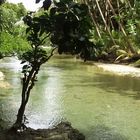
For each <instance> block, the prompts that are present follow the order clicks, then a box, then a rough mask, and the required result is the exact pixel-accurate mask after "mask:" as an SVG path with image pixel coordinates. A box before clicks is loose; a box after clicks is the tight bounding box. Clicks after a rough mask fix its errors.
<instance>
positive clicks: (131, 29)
mask: <svg viewBox="0 0 140 140" xmlns="http://www.w3.org/2000/svg"><path fill="white" fill-rule="evenodd" d="M78 1H79V2H80V3H85V4H87V5H88V7H89V13H90V16H91V18H92V21H93V28H94V30H93V31H92V33H93V42H94V43H95V45H96V54H95V51H94V54H93V55H96V57H97V58H102V59H107V58H108V59H107V60H110V59H112V60H113V61H115V59H116V60H119V59H123V58H126V57H132V56H134V55H138V53H139V50H140V45H139V41H140V38H139V33H140V18H139V11H140V1H139V0H115V1H113V0H78Z"/></svg>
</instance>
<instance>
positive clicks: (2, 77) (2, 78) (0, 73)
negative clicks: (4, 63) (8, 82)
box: [0, 71, 4, 80]
mask: <svg viewBox="0 0 140 140" xmlns="http://www.w3.org/2000/svg"><path fill="white" fill-rule="evenodd" d="M0 80H4V74H3V73H2V72H1V71H0Z"/></svg>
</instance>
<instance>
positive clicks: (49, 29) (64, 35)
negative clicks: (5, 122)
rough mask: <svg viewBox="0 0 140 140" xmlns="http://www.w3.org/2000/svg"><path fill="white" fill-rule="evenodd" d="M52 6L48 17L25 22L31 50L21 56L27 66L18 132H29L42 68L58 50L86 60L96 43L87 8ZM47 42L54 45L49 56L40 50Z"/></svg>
mask: <svg viewBox="0 0 140 140" xmlns="http://www.w3.org/2000/svg"><path fill="white" fill-rule="evenodd" d="M36 2H39V0H38V1H36ZM50 4H51V1H50V0H45V1H44V3H43V8H44V10H45V11H44V13H42V14H41V15H39V16H38V15H37V16H36V14H32V13H29V14H28V15H27V16H26V17H25V18H24V22H25V23H26V24H27V25H28V28H27V29H26V32H27V34H28V37H27V39H28V41H29V42H30V45H31V49H30V50H29V51H27V52H26V53H24V54H23V55H22V56H21V60H22V62H21V63H25V64H24V66H23V68H22V73H23V79H22V83H23V87H22V99H21V105H20V108H19V110H18V114H17V120H16V122H15V124H14V125H13V127H12V130H14V131H17V130H18V129H21V128H22V129H24V128H25V124H24V123H25V122H24V112H25V107H26V104H27V103H28V100H29V97H30V92H31V90H32V88H33V86H34V84H35V82H36V80H37V74H38V72H39V70H40V67H41V65H42V64H44V63H45V62H47V61H48V60H49V59H50V58H51V56H52V55H53V52H54V50H55V49H57V50H58V52H59V53H60V54H61V53H64V52H67V53H68V52H69V53H71V54H77V53H80V54H81V56H82V57H83V58H84V59H85V60H86V59H88V57H89V54H90V53H89V52H90V49H91V48H92V47H93V43H92V42H91V41H90V40H89V36H90V29H91V27H92V26H91V24H90V22H91V19H90V16H89V14H88V7H87V6H86V5H85V4H79V3H75V2H73V0H63V1H62V0H60V2H56V1H54V4H53V6H52V7H50ZM46 10H48V11H46ZM47 38H50V41H51V43H52V50H51V53H49V54H48V53H47V52H46V51H45V50H43V48H41V47H40V46H41V45H43V44H44V43H45V40H46V39H47Z"/></svg>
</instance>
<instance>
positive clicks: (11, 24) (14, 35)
mask: <svg viewBox="0 0 140 140" xmlns="http://www.w3.org/2000/svg"><path fill="white" fill-rule="evenodd" d="M25 15H26V9H25V8H24V6H23V5H22V4H21V3H20V4H18V5H16V4H12V3H4V4H2V5H1V6H0V58H3V57H4V56H7V55H8V56H9V55H14V54H17V53H18V54H19V53H21V52H22V51H26V50H27V48H28V46H29V45H28V43H27V41H26V39H25V36H26V34H25V32H24V30H25V25H24V26H23V25H22V24H17V22H18V21H20V20H21V18H22V17H23V16H25Z"/></svg>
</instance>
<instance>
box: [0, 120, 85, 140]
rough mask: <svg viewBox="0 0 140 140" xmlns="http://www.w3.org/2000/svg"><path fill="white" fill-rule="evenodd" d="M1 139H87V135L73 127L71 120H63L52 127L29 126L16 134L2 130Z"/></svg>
mask: <svg viewBox="0 0 140 140" xmlns="http://www.w3.org/2000/svg"><path fill="white" fill-rule="evenodd" d="M0 140H85V136H84V135H83V134H81V133H80V132H79V131H78V130H76V129H74V128H72V126H71V124H70V123H69V122H65V123H64V122H63V123H60V124H58V125H57V126H56V127H55V128H52V129H38V130H34V129H31V128H28V129H27V130H26V131H24V132H17V133H16V134H15V133H12V132H8V131H7V130H3V131H1V132H0Z"/></svg>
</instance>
